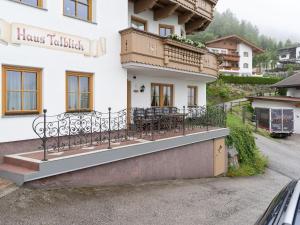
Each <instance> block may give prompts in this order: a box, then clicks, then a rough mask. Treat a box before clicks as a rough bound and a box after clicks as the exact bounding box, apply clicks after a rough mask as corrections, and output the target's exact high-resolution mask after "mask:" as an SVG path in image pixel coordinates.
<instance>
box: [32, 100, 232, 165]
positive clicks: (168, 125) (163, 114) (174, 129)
mask: <svg viewBox="0 0 300 225" xmlns="http://www.w3.org/2000/svg"><path fill="white" fill-rule="evenodd" d="M225 125H226V113H225V111H224V108H223V107H221V106H215V107H187V108H186V107H183V108H182V109H179V108H175V107H171V108H147V109H143V108H133V109H129V110H122V111H119V112H112V111H111V108H109V109H108V111H107V112H106V113H101V112H97V111H92V112H79V113H62V114H59V115H56V116H48V115H47V110H44V113H43V115H41V116H39V117H37V118H36V119H35V120H34V121H33V124H32V127H33V130H34V132H35V133H36V134H37V135H38V137H39V138H40V139H41V141H42V149H43V150H44V160H47V153H48V152H49V151H64V150H70V149H80V148H84V147H91V146H99V145H102V146H104V147H106V148H109V149H110V148H112V144H113V143H122V142H126V141H134V140H137V139H145V140H150V141H154V140H157V139H160V138H164V137H171V136H174V135H185V134H187V133H190V132H193V131H197V130H199V131H204V130H210V129H215V128H217V127H225Z"/></svg>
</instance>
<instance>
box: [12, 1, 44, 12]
mask: <svg viewBox="0 0 300 225" xmlns="http://www.w3.org/2000/svg"><path fill="white" fill-rule="evenodd" d="M8 1H10V2H14V3H17V4H21V5H24V6H28V7H31V8H34V9H39V10H42V11H48V9H46V8H43V7H38V6H33V5H29V4H26V3H23V2H18V1H16V0H8Z"/></svg>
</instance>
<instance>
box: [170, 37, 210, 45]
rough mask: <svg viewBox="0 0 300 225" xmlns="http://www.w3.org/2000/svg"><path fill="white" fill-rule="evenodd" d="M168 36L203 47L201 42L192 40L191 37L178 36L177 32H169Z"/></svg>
mask: <svg viewBox="0 0 300 225" xmlns="http://www.w3.org/2000/svg"><path fill="white" fill-rule="evenodd" d="M168 38H170V39H172V40H175V41H179V42H181V43H184V44H188V45H192V46H195V47H197V48H205V45H204V44H203V43H201V42H199V41H193V40H191V39H188V38H185V37H182V36H179V35H178V34H171V35H169V36H168Z"/></svg>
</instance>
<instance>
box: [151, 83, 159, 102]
mask: <svg viewBox="0 0 300 225" xmlns="http://www.w3.org/2000/svg"><path fill="white" fill-rule="evenodd" d="M151 96H152V97H151V106H159V86H157V85H153V86H152V87H151Z"/></svg>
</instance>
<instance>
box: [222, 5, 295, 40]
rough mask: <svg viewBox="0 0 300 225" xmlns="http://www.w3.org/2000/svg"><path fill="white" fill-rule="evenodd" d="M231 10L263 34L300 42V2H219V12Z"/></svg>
mask: <svg viewBox="0 0 300 225" xmlns="http://www.w3.org/2000/svg"><path fill="white" fill-rule="evenodd" d="M227 9H230V10H231V11H232V12H233V13H234V14H235V15H236V16H237V17H238V18H239V19H245V20H248V21H250V22H251V23H253V24H255V25H257V27H258V28H259V30H260V32H261V33H262V34H266V35H268V36H272V37H274V38H276V39H278V40H285V39H288V38H290V39H291V40H293V41H299V42H300V20H299V19H298V18H299V14H300V0H219V1H218V4H217V10H218V11H219V12H223V11H226V10H227Z"/></svg>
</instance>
